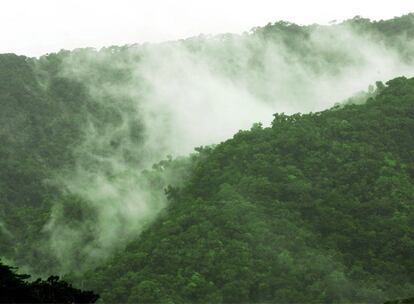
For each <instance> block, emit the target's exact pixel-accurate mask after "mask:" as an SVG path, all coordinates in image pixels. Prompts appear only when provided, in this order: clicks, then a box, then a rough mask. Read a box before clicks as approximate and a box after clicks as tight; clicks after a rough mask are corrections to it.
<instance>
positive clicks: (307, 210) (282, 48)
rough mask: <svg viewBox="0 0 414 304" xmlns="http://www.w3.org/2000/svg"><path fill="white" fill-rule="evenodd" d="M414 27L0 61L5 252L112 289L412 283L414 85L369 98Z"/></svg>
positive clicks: (206, 40) (277, 290) (254, 295)
mask: <svg viewBox="0 0 414 304" xmlns="http://www.w3.org/2000/svg"><path fill="white" fill-rule="evenodd" d="M413 33H414V14H408V15H405V16H402V17H398V18H394V19H392V20H385V21H376V22H371V21H369V20H368V19H364V18H361V17H356V18H354V19H351V20H348V21H346V22H343V23H341V24H335V25H331V26H320V25H311V26H298V25H295V24H291V23H287V22H277V23H275V24H269V25H267V26H265V27H261V28H255V29H253V30H252V31H250V32H248V33H244V34H242V35H232V34H227V35H219V36H214V37H210V36H200V37H193V38H189V39H185V40H182V41H174V42H167V43H160V44H143V45H126V46H123V47H116V46H113V47H108V48H102V49H101V50H99V51H98V50H95V49H77V50H73V51H61V52H59V53H56V54H47V55H44V56H41V57H40V58H27V57H24V56H16V55H14V54H1V55H0V257H1V258H2V261H5V262H6V263H7V264H9V265H15V266H19V267H20V269H23V270H24V272H27V273H31V274H33V275H36V276H37V275H39V276H40V275H47V274H50V273H56V274H59V275H66V276H67V278H68V279H72V282H74V284H76V286H77V287H80V288H84V287H88V288H91V289H93V290H95V291H97V292H99V293H100V294H102V298H103V300H104V301H109V302H111V301H115V302H124V301H130V302H136V301H140V302H152V301H161V302H166V301H170V300H171V301H176V302H182V301H191V302H197V301H200V302H206V301H210V302H220V301H225V302H240V301H241V302H246V301H250V302H266V301H267V302H277V301H278V302H309V301H313V302H321V301H325V302H331V301H344V302H347V301H348V302H349V301H351V300H352V301H370V302H372V301H377V300H378V301H380V300H385V299H392V298H401V297H404V296H407V297H408V296H412V294H413V277H412V273H413V262H412V259H411V260H410V255H409V254H410V253H412V252H413V242H414V240H413V239H414V238H413V231H412V227H413V214H412V199H413V180H412V178H413V170H414V169H413V141H412V136H413V135H412V133H413V132H412V130H413V128H412V127H413V126H412V119H413V118H412V117H413V110H412V109H413V104H412V98H413V92H412V88H413V80H412V79H408V80H407V79H405V78H397V79H394V80H392V81H391V82H390V83H389V86H388V87H386V88H385V87H384V85H382V83H381V82H378V83H377V88H376V89H374V87H373V86H372V87H370V89H369V90H368V92H359V93H358V91H360V90H363V89H366V88H367V86H368V85H369V84H374V83H375V82H376V81H377V80H383V81H386V80H388V79H392V78H394V77H397V76H400V75H406V76H407V77H408V76H412V75H413V74H414V64H413V63H414V57H413V54H414V43H413V39H414V34H413ZM355 93H357V95H355V96H354V97H352V98H350V99H349V100H347V101H346V102H345V104H346V105H345V106H344V105H343V104H342V105H338V106H336V107H334V108H332V109H330V110H326V111H323V112H316V113H313V114H312V113H311V114H304V115H299V114H294V115H291V116H289V115H284V114H278V115H275V117H274V120H273V123H272V126H271V127H270V128H264V127H263V126H262V125H260V124H255V125H254V126H253V127H252V129H251V130H250V131H240V132H238V133H237V134H236V135H235V136H234V138H233V139H231V140H228V141H225V142H223V143H221V144H219V145H217V146H216V147H215V146H210V144H214V143H220V142H221V141H223V140H225V139H228V138H230V137H231V136H232V135H233V134H234V133H236V132H237V130H240V129H247V128H249V127H250V126H251V125H252V124H253V123H254V122H258V121H262V122H264V124H263V125H266V121H269V122H270V118H271V117H272V116H271V114H272V113H276V112H277V113H281V112H287V113H290V114H291V113H295V112H298V111H300V112H306V113H308V112H310V111H312V112H315V111H320V110H322V109H327V108H329V107H331V106H332V105H333V104H334V103H335V102H341V101H343V100H345V99H346V98H348V97H349V96H351V95H352V94H355ZM367 98H371V99H369V101H368V102H367V103H365V101H366V99H367ZM355 103H358V104H360V103H362V105H359V106H357V105H354V104H355ZM200 146H204V148H197V149H196V153H193V154H191V155H190V156H181V157H178V158H176V156H177V155H188V154H190V152H191V151H192V150H193V149H194V147H200ZM168 155H174V157H171V156H168ZM163 159H164V160H163ZM153 164H155V165H153ZM165 189H167V192H166V193H167V195H165V193H164V190H165ZM141 233H142V234H141ZM125 248H126V249H125ZM85 272H86V275H85Z"/></svg>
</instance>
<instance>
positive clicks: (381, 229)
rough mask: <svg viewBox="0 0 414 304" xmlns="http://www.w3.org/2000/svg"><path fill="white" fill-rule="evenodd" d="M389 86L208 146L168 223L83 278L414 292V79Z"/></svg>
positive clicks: (285, 295)
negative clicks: (372, 94) (367, 96)
mask: <svg viewBox="0 0 414 304" xmlns="http://www.w3.org/2000/svg"><path fill="white" fill-rule="evenodd" d="M387 85H388V86H387V87H386V88H383V89H382V90H381V91H380V92H378V95H377V96H376V97H375V98H370V99H368V100H367V102H366V103H365V104H363V105H353V104H349V105H346V106H344V107H334V108H331V109H329V110H325V111H322V112H315V113H310V114H294V115H285V114H275V115H274V120H273V122H272V125H271V127H268V128H264V127H262V126H261V125H260V124H256V125H254V126H253V127H252V128H251V129H250V130H247V131H239V132H238V133H236V134H235V135H234V136H233V138H232V139H229V140H227V141H225V142H223V143H221V144H219V145H217V146H215V147H205V148H199V149H198V151H199V154H198V156H197V157H196V158H195V159H194V163H193V165H192V170H191V172H192V173H191V176H190V177H189V178H188V179H187V180H186V181H185V183H184V185H183V186H181V187H171V188H168V190H167V195H168V198H169V204H168V206H167V207H166V208H165V209H164V210H163V211H162V213H161V214H160V215H159V216H158V218H157V219H156V220H155V222H154V223H153V224H152V225H151V226H149V227H148V228H147V229H146V230H145V231H144V232H143V233H142V234H141V235H140V237H139V238H137V239H136V240H135V241H133V242H131V243H130V244H128V246H127V247H126V249H125V250H121V251H119V252H118V253H117V254H115V255H114V257H113V258H111V259H110V260H109V261H108V262H106V263H104V264H103V265H101V266H100V267H98V268H97V269H93V270H91V271H90V272H89V273H87V274H86V275H85V276H84V277H83V278H82V279H81V281H82V284H87V285H86V286H87V287H88V288H92V289H93V290H96V291H98V292H100V293H101V296H102V297H103V300H104V301H106V302H109V303H111V302H130V303H153V302H160V303H169V302H171V303H221V302H225V303H248V302H252V303H381V302H384V301H385V300H387V299H395V298H401V297H402V298H403V297H410V296H412V295H413V294H414V263H413V259H412V253H413V252H414V205H413V199H414V183H413V182H414V159H413V156H414V153H413V152H414V133H413V128H414V78H411V79H406V78H403V77H402V78H396V79H394V80H392V81H389V82H388V83H387ZM172 162H173V161H172ZM157 168H158V170H161V168H160V167H157Z"/></svg>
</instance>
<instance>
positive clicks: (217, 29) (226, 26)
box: [0, 0, 414, 56]
mask: <svg viewBox="0 0 414 304" xmlns="http://www.w3.org/2000/svg"><path fill="white" fill-rule="evenodd" d="M409 12H414V0H393V1H389V0H347V1H342V0H340V1H339V0H286V1H285V0H283V1H281V0H273V1H271V0H253V1H247V0H203V1H200V0H148V1H142V0H135V1H132V0H36V1H34V0H0V53H6V52H14V53H18V54H23V55H29V56H39V55H42V54H45V53H48V52H54V51H58V50H60V49H62V48H64V49H73V48H77V47H86V46H92V47H96V48H100V47H102V46H110V45H123V44H130V43H142V42H147V41H148V42H158V41H164V40H173V39H179V38H185V37H189V36H194V35H198V34H200V33H204V34H217V33H223V32H232V33H242V32H243V31H248V30H249V29H251V28H252V27H255V26H262V25H265V24H267V23H268V22H275V21H278V20H286V21H291V22H295V23H299V24H310V23H322V24H326V23H328V22H330V21H332V20H337V21H342V20H344V19H348V18H351V17H353V16H355V15H361V16H363V17H368V18H371V19H375V20H377V19H388V18H392V17H394V16H400V15H403V14H407V13H409Z"/></svg>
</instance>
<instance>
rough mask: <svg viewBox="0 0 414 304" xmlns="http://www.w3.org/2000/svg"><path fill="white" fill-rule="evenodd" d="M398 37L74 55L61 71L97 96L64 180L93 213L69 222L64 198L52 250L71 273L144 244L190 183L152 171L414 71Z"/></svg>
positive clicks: (337, 34) (342, 35)
mask: <svg viewBox="0 0 414 304" xmlns="http://www.w3.org/2000/svg"><path fill="white" fill-rule="evenodd" d="M393 39H394V40H393V41H398V42H399V44H395V45H394V44H390V43H387V40H386V39H382V38H381V37H380V36H378V35H373V34H372V33H370V32H364V31H359V30H357V29H355V28H354V27H352V26H350V25H349V24H342V25H335V26H330V27H322V26H311V27H307V28H300V27H298V26H296V25H290V24H279V25H278V26H268V27H265V28H262V29H256V30H254V31H252V32H250V33H245V34H243V35H230V34H229V35H221V36H214V37H206V36H200V37H195V38H190V39H187V40H183V41H176V42H166V43H162V44H144V45H131V46H125V47H110V48H104V49H101V50H100V51H96V50H94V49H80V50H75V51H73V52H70V53H67V54H66V55H65V58H64V61H63V64H62V65H61V68H60V70H59V71H58V75H59V77H64V78H67V79H71V80H73V81H77V82H80V83H82V84H83V85H84V86H85V87H86V88H87V91H88V94H89V96H90V99H88V100H87V101H85V102H86V103H88V106H87V107H85V111H86V117H87V119H86V120H87V121H86V122H85V125H84V126H83V137H82V141H81V142H80V143H79V144H78V145H77V146H76V147H75V148H74V155H75V156H76V165H75V166H74V167H73V168H69V169H67V170H64V171H59V172H57V173H56V176H57V179H58V180H59V181H60V184H61V186H62V187H63V188H64V189H65V191H66V193H67V194H68V195H72V196H75V197H77V198H79V200H81V201H82V203H83V204H86V205H88V206H89V207H90V208H91V213H94V215H93V216H90V218H88V221H85V222H80V224H76V225H74V224H73V223H67V219H66V215H65V213H64V212H62V208H64V207H63V203H61V202H56V204H55V207H54V209H53V212H52V217H51V219H50V221H49V222H48V224H47V226H46V227H45V228H44V230H45V231H46V232H47V235H48V244H49V245H48V246H49V247H48V248H51V249H52V250H53V252H54V253H55V255H56V257H57V258H58V260H59V261H60V263H61V265H62V267H63V268H62V269H64V271H65V270H68V269H69V268H70V267H73V266H74V265H80V266H81V267H86V266H87V265H90V263H92V262H96V261H99V260H100V259H102V258H105V257H106V256H108V255H109V254H110V253H111V252H112V251H113V250H115V249H116V248H120V247H119V246H122V245H124V244H126V242H127V241H128V240H130V239H131V238H135V237H137V236H138V235H139V233H140V232H141V231H142V229H144V228H145V226H146V225H147V224H148V223H149V222H150V221H151V220H153V219H154V218H155V217H156V215H157V213H158V212H159V211H160V210H162V208H163V207H164V206H165V205H166V204H167V202H166V199H165V195H164V193H163V187H165V186H166V185H168V184H174V183H177V182H179V181H180V180H181V178H182V177H181V174H178V173H177V174H176V175H174V173H171V172H170V173H169V175H168V178H164V180H163V182H162V183H160V184H158V185H157V186H154V185H153V184H151V183H150V182H149V180H148V178H147V177H146V175H145V173H143V172H144V170H146V169H150V168H151V166H152V164H153V163H155V162H158V161H160V160H162V159H165V157H166V156H167V155H173V156H174V157H176V156H180V155H186V154H188V153H190V152H192V151H193V149H194V147H197V146H201V145H210V144H214V143H219V142H220V141H223V140H225V139H227V138H229V137H231V136H232V134H234V133H235V132H237V131H238V130H239V129H246V128H249V127H250V126H251V125H252V124H253V123H255V122H262V123H263V124H264V125H268V124H269V123H270V121H271V119H272V114H273V113H275V112H285V113H295V112H310V111H320V110H324V109H327V108H329V107H331V106H333V104H334V103H335V102H341V101H343V100H345V99H346V98H348V97H350V96H351V95H353V94H355V93H357V92H359V91H361V90H365V89H367V88H368V86H369V85H370V84H373V83H375V82H376V81H386V80H388V79H391V78H393V77H396V76H400V75H406V76H412V75H413V73H414V66H413V64H412V61H411V59H410V58H409V57H408V56H407V54H410V52H413V51H414V43H413V41H412V40H409V39H407V37H406V36H404V35H401V36H398V37H394V38H393ZM85 236H87V237H85ZM79 257H81V258H79Z"/></svg>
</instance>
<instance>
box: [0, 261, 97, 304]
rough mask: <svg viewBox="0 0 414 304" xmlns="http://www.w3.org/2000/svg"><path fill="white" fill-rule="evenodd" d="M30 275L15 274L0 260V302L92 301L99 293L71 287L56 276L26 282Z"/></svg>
mask: <svg viewBox="0 0 414 304" xmlns="http://www.w3.org/2000/svg"><path fill="white" fill-rule="evenodd" d="M29 278H30V275H27V274H17V273H16V272H15V269H14V268H13V267H10V266H7V265H4V264H2V263H1V262H0V303H94V302H96V300H98V298H99V295H97V294H95V293H94V292H92V291H82V290H80V289H76V288H73V287H72V286H71V285H70V284H68V283H66V282H65V281H62V280H59V277H57V276H51V277H49V278H48V279H47V280H41V279H37V280H36V281H33V282H28V281H27V279H29Z"/></svg>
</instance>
